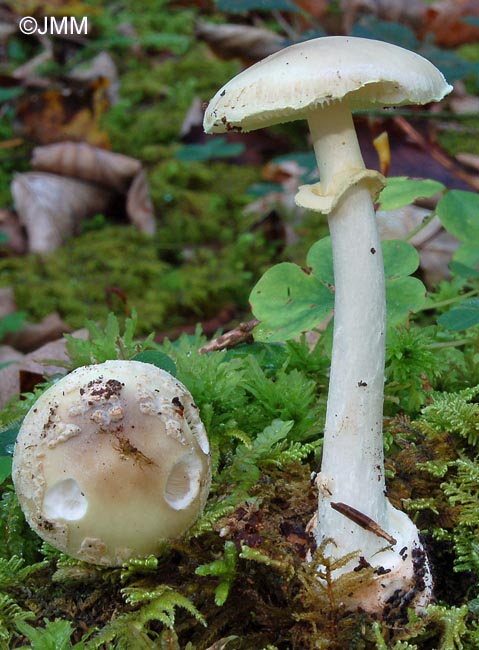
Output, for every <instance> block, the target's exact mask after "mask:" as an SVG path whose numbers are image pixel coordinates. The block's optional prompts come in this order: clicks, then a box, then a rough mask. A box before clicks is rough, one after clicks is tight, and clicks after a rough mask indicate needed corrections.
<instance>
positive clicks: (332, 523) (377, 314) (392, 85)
mask: <svg viewBox="0 0 479 650" xmlns="http://www.w3.org/2000/svg"><path fill="white" fill-rule="evenodd" d="M451 90H452V88H451V86H449V85H448V84H447V83H446V81H445V79H444V77H443V75H442V74H441V72H440V71H439V70H438V69H437V68H436V67H435V66H434V65H432V64H431V63H430V62H429V61H427V60H426V59H424V58H422V57H421V56H419V55H417V54H416V53H414V52H410V51H408V50H405V49H403V48H400V47H397V46H394V45H391V44H388V43H384V42H379V41H374V40H368V39H361V38H352V37H345V36H331V37H325V38H318V39H314V40H311V41H306V42H304V43H299V44H297V45H292V46H290V47H287V48H285V49H284V50H281V51H279V52H277V53H275V54H273V55H271V56H269V57H267V58H266V59H264V60H262V61H260V62H259V63H257V64H255V65H253V66H252V67H250V68H248V69H246V70H244V71H243V72H241V73H240V74H239V75H237V76H236V77H235V78H233V79H232V80H231V81H229V82H228V83H227V84H226V85H225V86H224V87H223V88H221V89H220V90H219V91H218V92H217V93H216V95H215V96H214V98H213V99H212V100H211V102H210V103H209V105H208V108H207V110H206V114H205V118H204V127H205V130H206V131H207V132H208V133H219V132H225V131H231V130H234V131H241V132H247V131H251V130H253V129H258V128H262V127H267V126H271V125H274V124H278V123H282V122H288V121H292V120H298V119H301V118H303V119H306V120H307V121H308V125H309V129H310V132H311V137H312V141H313V146H314V151H315V155H316V159H317V164H318V168H319V177H320V182H319V183H316V184H314V185H304V186H302V187H300V188H299V191H298V193H297V195H296V202H297V204H298V205H300V206H303V207H305V208H309V209H311V210H316V211H318V212H321V213H325V214H328V221H329V228H330V234H331V240H332V248H333V259H334V278H335V307H334V335H333V349H332V360H331V372H330V385H329V394H328V404H327V415H326V424H325V431H324V445H323V459H322V466H321V472H320V474H319V476H318V478H317V481H316V484H317V486H318V488H319V503H318V514H317V517H315V520H314V524H313V528H314V534H315V538H316V541H317V543H318V545H319V544H321V543H326V544H327V554H329V556H330V557H332V558H340V557H344V556H345V555H347V554H349V553H353V552H359V553H360V555H361V558H362V562H363V564H364V565H365V566H367V564H370V565H372V566H373V567H378V569H377V573H376V574H375V575H376V577H375V578H374V579H373V580H372V582H371V579H370V578H369V579H368V581H365V585H364V588H363V589H359V590H358V592H357V593H356V594H353V595H352V598H351V606H360V607H361V608H362V609H364V610H367V611H369V612H377V613H379V612H383V611H385V610H387V609H388V608H390V607H391V606H392V604H394V605H406V604H411V605H415V606H416V608H417V609H418V610H420V609H421V608H423V607H424V605H425V604H427V602H428V601H429V599H430V597H431V592H432V579H431V573H430V568H429V564H428V561H427V558H426V556H425V553H424V550H423V548H422V546H421V543H420V541H419V536H418V531H417V529H416V527H415V525H414V524H413V523H412V521H410V519H409V518H408V517H407V516H406V515H405V514H404V513H403V512H401V511H399V510H397V509H396V508H394V507H393V506H392V505H391V503H390V502H389V501H388V499H387V498H386V496H385V480H384V461H383V439H382V415H383V385H384V357H385V329H386V323H385V311H386V309H385V305H386V302H385V283H384V269H383V262H382V255H381V243H380V240H379V236H378V230H377V227H376V219H375V211H374V201H375V199H376V197H377V195H378V193H379V192H380V190H381V189H382V187H383V186H384V183H385V180H384V178H383V177H382V176H381V174H379V173H378V172H376V171H372V170H368V169H365V166H364V162H363V159H362V156H361V152H360V149H359V144H358V140H357V136H356V132H355V129H354V125H353V120H352V115H351V112H352V110H354V109H362V110H364V109H368V108H379V107H383V106H398V105H404V104H426V103H429V102H432V101H439V100H440V99H442V98H443V97H444V96H445V95H446V94H447V93H449V92H450V91H451ZM357 563H358V560H357V557H356V559H355V560H353V561H352V562H350V563H349V564H347V565H346V566H344V567H343V568H342V569H340V570H338V571H337V572H336V574H335V575H339V574H340V573H342V572H345V571H351V569H352V568H353V567H354V566H356V565H357ZM366 582H367V585H366Z"/></svg>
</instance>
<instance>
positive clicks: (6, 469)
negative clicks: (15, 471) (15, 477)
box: [0, 456, 12, 485]
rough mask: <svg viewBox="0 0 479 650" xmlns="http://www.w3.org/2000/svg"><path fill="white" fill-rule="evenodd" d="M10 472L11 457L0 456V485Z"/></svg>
mask: <svg viewBox="0 0 479 650" xmlns="http://www.w3.org/2000/svg"><path fill="white" fill-rule="evenodd" d="M11 473H12V458H11V456H0V485H1V484H2V483H3V481H4V480H5V479H6V478H8V477H9V476H10V475H11Z"/></svg>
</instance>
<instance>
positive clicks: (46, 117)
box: [16, 78, 110, 147]
mask: <svg viewBox="0 0 479 650" xmlns="http://www.w3.org/2000/svg"><path fill="white" fill-rule="evenodd" d="M108 88H109V82H108V80H107V79H103V78H101V79H96V80H95V81H93V82H89V83H87V84H81V83H79V84H78V86H77V87H74V86H72V87H70V88H68V89H56V88H55V89H52V88H50V89H48V90H44V91H40V92H39V91H33V92H31V93H30V94H29V95H27V96H26V97H25V98H24V99H22V100H21V101H20V102H19V104H18V106H17V111H16V114H17V115H16V116H17V121H18V124H19V129H20V131H21V134H22V135H23V136H24V137H26V138H29V139H31V140H33V141H35V142H39V143H40V144H50V143H52V142H59V141H62V140H76V141H85V142H89V143H90V144H93V145H95V146H102V147H108V145H109V141H108V135H107V134H106V132H105V131H102V130H101V128H100V127H99V121H100V118H101V117H102V115H103V114H104V113H105V111H106V110H107V109H108V107H109V106H110V102H109V100H108Z"/></svg>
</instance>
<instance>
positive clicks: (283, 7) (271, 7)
mask: <svg viewBox="0 0 479 650" xmlns="http://www.w3.org/2000/svg"><path fill="white" fill-rule="evenodd" d="M216 8H217V9H219V11H224V12H225V13H244V12H247V11H294V12H298V11H299V8H298V6H297V5H295V4H294V2H291V1H290V0H217V2H216Z"/></svg>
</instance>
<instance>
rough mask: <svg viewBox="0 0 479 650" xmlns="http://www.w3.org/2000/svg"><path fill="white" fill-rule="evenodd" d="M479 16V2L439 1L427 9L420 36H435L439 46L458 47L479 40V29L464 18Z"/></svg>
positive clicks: (461, 0)
mask: <svg viewBox="0 0 479 650" xmlns="http://www.w3.org/2000/svg"><path fill="white" fill-rule="evenodd" d="M478 16H479V1H478V0H439V1H438V2H433V3H432V4H431V5H429V6H428V7H427V8H426V11H425V14H424V21H423V28H422V30H421V33H420V36H421V37H422V38H424V36H426V35H428V34H434V40H435V42H436V44H437V45H441V46H442V47H449V48H451V47H458V46H459V45H463V44H464V43H473V42H475V41H477V40H479V27H477V26H476V25H472V24H470V23H468V22H466V21H465V20H464V18H466V17H467V18H471V17H478Z"/></svg>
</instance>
